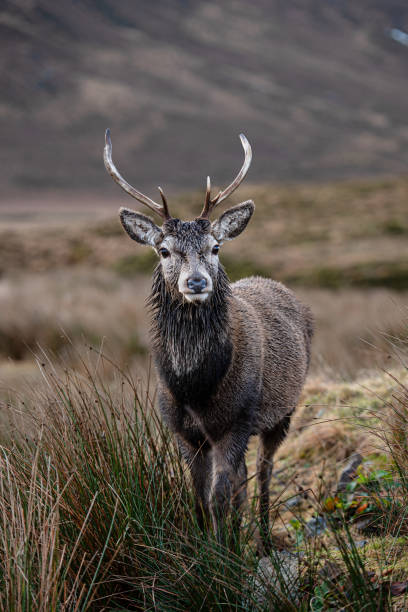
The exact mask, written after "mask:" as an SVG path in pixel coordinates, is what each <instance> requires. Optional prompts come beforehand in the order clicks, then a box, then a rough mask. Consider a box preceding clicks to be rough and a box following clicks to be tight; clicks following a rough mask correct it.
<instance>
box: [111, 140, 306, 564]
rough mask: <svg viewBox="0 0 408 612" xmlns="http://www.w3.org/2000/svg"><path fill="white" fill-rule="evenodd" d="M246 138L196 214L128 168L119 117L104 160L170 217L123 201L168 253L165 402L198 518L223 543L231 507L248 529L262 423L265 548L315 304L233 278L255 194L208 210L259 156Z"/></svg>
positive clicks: (154, 302)
mask: <svg viewBox="0 0 408 612" xmlns="http://www.w3.org/2000/svg"><path fill="white" fill-rule="evenodd" d="M240 140H241V143H242V146H243V149H244V155H245V158H244V163H243V165H242V167H241V169H240V171H239V172H238V174H237V176H236V177H235V179H234V180H233V181H232V183H231V184H230V185H229V186H228V187H226V188H225V189H223V190H221V191H219V192H218V194H217V195H215V196H212V195H211V180H210V177H207V189H206V195H205V200H204V206H203V209H202V211H201V213H200V215H199V216H198V217H196V218H195V219H194V220H192V221H182V220H180V219H178V218H174V217H172V216H171V215H170V212H169V207H168V203H167V199H166V197H165V195H164V193H163V190H162V189H161V187H159V188H158V189H159V193H160V196H161V203H160V204H159V203H157V202H155V201H154V200H152V199H150V198H149V197H147V196H146V195H144V194H142V193H141V192H139V191H138V190H136V189H135V188H134V187H133V186H131V185H130V184H129V183H128V182H127V181H126V180H125V179H124V178H123V177H122V176H121V175H120V174H119V172H118V170H117V169H116V167H115V165H114V164H113V161H112V143H111V137H110V131H109V129H108V130H106V134H105V148H104V163H105V167H106V169H107V171H108V173H109V174H110V175H111V177H112V178H113V180H114V181H115V182H116V183H117V184H118V185H119V186H120V187H121V188H122V189H123V190H124V191H125V192H126V193H128V194H129V195H130V196H132V197H133V198H135V199H136V200H137V201H138V202H139V203H141V204H144V205H145V206H146V207H147V208H149V209H150V210H151V211H152V212H154V213H155V214H156V215H158V216H159V217H161V219H162V225H161V226H160V225H157V224H156V223H155V221H154V220H153V219H152V218H151V217H149V216H147V215H144V214H142V213H140V212H136V211H134V210H131V209H129V208H124V207H122V208H120V210H119V216H120V221H121V223H122V226H123V228H124V230H125V231H126V232H127V234H128V235H129V236H130V238H131V239H132V240H134V241H136V242H137V243H139V244H141V245H145V246H149V247H151V248H153V249H154V251H155V252H156V254H157V255H158V257H159V262H158V264H157V266H156V268H155V269H154V272H153V277H152V289H151V293H150V296H149V297H148V307H149V310H150V314H151V334H150V338H151V351H152V354H153V361H154V364H155V369H156V373H157V381H158V383H157V384H158V405H159V410H160V413H161V417H162V419H163V420H164V422H165V424H166V425H167V426H168V428H169V429H170V431H171V432H172V435H173V436H174V437H175V439H176V441H177V444H178V447H179V449H180V452H181V455H182V457H183V459H184V460H185V461H186V462H187V465H188V468H189V471H190V473H191V478H192V485H193V491H194V498H195V504H196V512H197V521H198V523H199V525H200V527H201V528H202V529H209V528H211V526H212V528H213V531H214V534H215V537H216V539H217V540H218V542H219V543H220V544H225V542H226V521H227V518H228V515H229V513H231V514H232V519H233V520H232V522H233V525H235V527H236V528H237V529H238V532H239V525H240V524H241V516H242V510H243V507H244V503H245V500H246V496H247V486H246V485H247V468H246V464H245V453H246V450H247V447H248V442H249V440H250V438H251V436H254V435H258V436H259V446H258V454H257V490H258V499H259V501H258V508H259V531H260V536H261V538H260V539H261V547H263V550H264V551H265V552H266V553H267V552H268V551H270V549H271V545H272V544H271V537H270V533H269V532H270V526H269V520H270V517H269V514H270V509H269V503H270V500H269V487H270V480H271V475H272V471H273V457H274V454H275V452H276V450H277V448H278V447H279V445H280V444H281V442H282V441H283V440H284V438H285V437H286V435H287V433H288V429H289V424H290V420H291V416H292V414H293V412H294V410H295V408H296V406H297V404H298V401H299V397H300V393H301V391H302V388H303V385H304V382H305V378H306V375H307V372H308V369H309V363H310V354H311V341H312V335H313V316H312V313H311V310H310V309H309V307H308V306H305V305H303V304H302V303H301V302H300V301H299V300H298V299H297V298H296V297H295V295H294V293H293V292H292V291H291V290H289V289H288V288H286V287H285V286H284V285H283V284H281V283H280V282H277V281H275V280H272V279H269V278H263V277H260V276H252V277H249V278H243V279H241V280H238V281H237V282H234V283H230V281H229V279H228V276H227V274H226V271H225V269H224V267H223V266H222V264H221V263H220V260H219V252H220V249H221V247H222V245H223V244H224V243H225V242H227V241H229V240H232V239H234V238H236V237H237V236H239V235H240V234H241V232H243V231H244V229H245V228H246V226H247V224H248V222H249V220H250V219H251V217H252V215H253V213H254V210H255V206H254V203H253V201H252V200H248V201H245V202H242V203H241V204H238V205H236V206H233V207H232V208H229V209H227V210H226V211H225V212H223V213H222V214H221V216H220V217H219V218H218V219H216V220H215V221H212V222H211V221H210V215H211V214H212V213H213V211H214V209H215V208H216V207H217V206H219V205H220V204H221V202H223V201H224V200H226V199H227V198H228V197H229V196H230V195H231V194H232V193H233V192H234V191H235V190H236V189H237V188H238V186H239V185H240V184H241V182H242V181H243V179H244V178H245V176H246V174H247V172H248V169H249V167H250V165H251V161H252V150H251V146H250V144H249V142H248V140H247V138H246V137H245V136H244V135H243V134H240Z"/></svg>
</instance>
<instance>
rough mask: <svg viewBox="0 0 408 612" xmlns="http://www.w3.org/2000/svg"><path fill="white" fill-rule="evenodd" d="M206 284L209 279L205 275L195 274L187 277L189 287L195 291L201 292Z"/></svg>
mask: <svg viewBox="0 0 408 612" xmlns="http://www.w3.org/2000/svg"><path fill="white" fill-rule="evenodd" d="M206 286H207V281H206V279H205V278H204V277H203V276H198V275H194V276H190V278H189V279H187V287H188V288H189V289H190V290H191V291H193V292H194V293H201V291H203V289H205V288H206Z"/></svg>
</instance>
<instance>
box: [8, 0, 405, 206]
mask: <svg viewBox="0 0 408 612" xmlns="http://www.w3.org/2000/svg"><path fill="white" fill-rule="evenodd" d="M407 30H408V5H407V3H406V2H405V1H404V0H389V1H387V2H385V1H384V0H383V1H380V0H360V1H359V2H354V3H350V2H346V1H345V0H308V1H307V2H304V1H303V0H293V1H291V2H285V1H284V0H274V1H267V0H256V1H255V2H245V1H244V0H227V1H225V2H223V3H216V2H214V1H206V2H199V1H198V0H166V1H165V0H160V1H156V2H149V1H147V0H138V2H137V3H135V2H132V1H131V0H83V1H74V0H73V1H67V0H60V1H59V2H52V0H3V2H2V3H1V9H0V41H1V42H0V117H1V120H2V147H1V150H0V163H1V167H2V172H1V174H0V188H1V190H2V191H3V192H15V191H21V190H25V191H26V192H27V193H28V192H29V193H30V195H32V193H33V191H35V190H38V189H44V188H47V189H49V188H52V189H58V190H67V189H72V188H79V189H81V190H92V191H93V192H95V190H97V189H98V190H103V191H106V192H107V193H108V194H109V193H111V194H112V193H114V189H115V187H114V186H113V185H111V181H110V180H109V179H108V177H107V176H106V175H105V174H104V169H103V165H102V161H101V149H102V143H103V132H104V129H105V128H106V127H107V126H109V127H111V128H112V137H113V145H114V156H115V159H116V160H117V163H118V166H119V167H120V168H121V170H122V172H123V173H124V174H125V176H128V177H129V180H130V181H131V182H134V183H137V186H138V187H139V188H143V189H147V190H150V189H152V188H153V187H154V186H155V185H157V184H161V185H162V186H163V187H165V188H166V187H167V188H168V189H170V190H171V189H172V188H173V189H177V190H179V189H181V188H193V187H194V188H198V187H199V186H200V185H203V187H204V178H205V175H206V174H207V173H210V174H211V175H213V176H214V180H215V181H219V182H221V183H224V182H225V181H226V180H228V179H230V177H232V175H233V173H234V171H236V169H237V167H238V164H239V162H240V160H241V151H240V145H239V141H238V138H237V134H238V132H240V131H244V132H245V133H246V134H247V136H248V138H249V140H250V141H251V142H252V143H253V145H254V164H253V168H252V169H251V180H252V181H255V182H265V181H270V180H276V179H278V178H279V179H283V180H309V179H313V180H316V179H318V180H321V179H324V180H327V179H331V178H338V177H341V178H343V177H350V176H356V175H376V174H378V173H381V174H395V173H397V174H398V173H403V172H405V169H406V165H407V163H406V160H407V159H408V119H407V113H406V99H407V97H408V79H407V62H408V46H407V44H406V43H407V41H408V36H406V34H404V32H406V31H407ZM404 36H405V38H404ZM115 193H116V192H115Z"/></svg>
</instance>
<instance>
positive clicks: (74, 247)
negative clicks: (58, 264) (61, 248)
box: [68, 238, 92, 264]
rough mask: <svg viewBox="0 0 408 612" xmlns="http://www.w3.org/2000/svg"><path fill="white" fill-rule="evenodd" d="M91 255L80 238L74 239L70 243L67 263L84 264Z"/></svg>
mask: <svg viewBox="0 0 408 612" xmlns="http://www.w3.org/2000/svg"><path fill="white" fill-rule="evenodd" d="M90 255H92V249H91V247H90V246H89V245H88V244H86V243H85V242H84V241H83V240H81V239H80V238H75V239H73V240H71V241H70V252H69V255H68V263H70V264H79V263H83V262H85V261H86V260H87V259H89V257H90Z"/></svg>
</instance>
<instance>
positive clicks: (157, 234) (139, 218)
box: [119, 208, 163, 247]
mask: <svg viewBox="0 0 408 612" xmlns="http://www.w3.org/2000/svg"><path fill="white" fill-rule="evenodd" d="M119 216H120V221H121V223H122V225H123V227H124V229H125V230H126V232H127V233H128V234H129V236H130V237H131V238H132V240H136V242H139V243H140V244H148V245H149V246H152V247H155V246H156V244H157V243H158V242H160V240H161V239H162V237H163V233H162V231H161V229H160V227H158V226H157V225H156V224H155V222H154V221H153V220H152V219H150V217H147V216H146V215H142V213H138V212H135V211H134V210H130V208H121V209H120V210H119Z"/></svg>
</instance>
